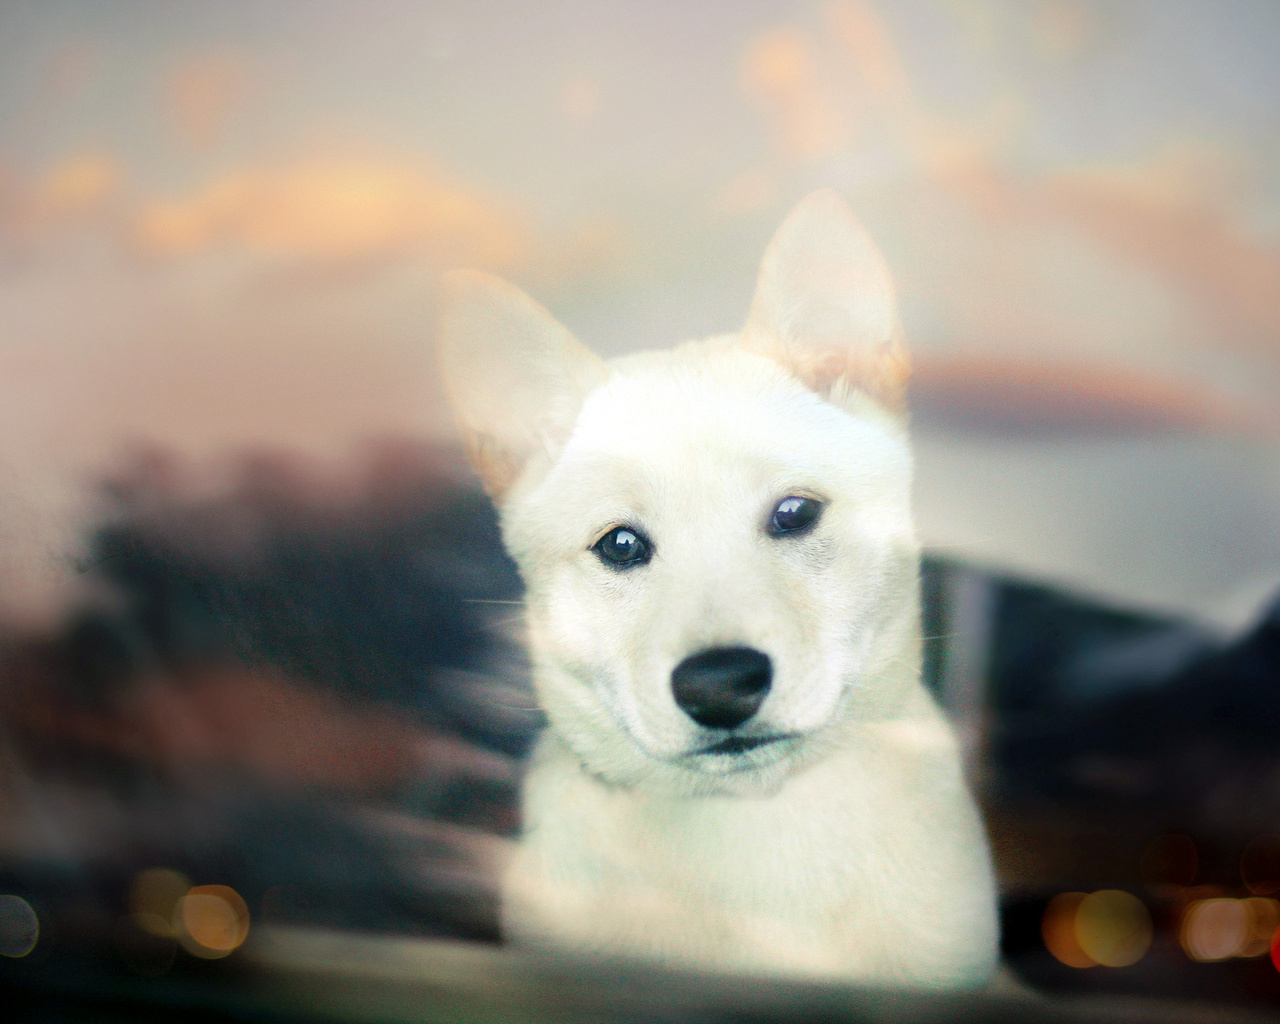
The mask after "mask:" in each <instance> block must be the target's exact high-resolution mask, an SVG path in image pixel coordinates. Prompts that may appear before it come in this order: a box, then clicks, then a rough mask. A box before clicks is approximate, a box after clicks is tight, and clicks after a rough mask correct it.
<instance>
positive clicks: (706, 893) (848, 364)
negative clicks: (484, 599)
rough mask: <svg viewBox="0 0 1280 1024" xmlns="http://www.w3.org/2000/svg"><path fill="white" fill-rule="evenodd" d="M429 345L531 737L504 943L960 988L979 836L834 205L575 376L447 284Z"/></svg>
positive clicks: (969, 955) (881, 378) (870, 295)
mask: <svg viewBox="0 0 1280 1024" xmlns="http://www.w3.org/2000/svg"><path fill="white" fill-rule="evenodd" d="M440 345H441V360H442V366H443V370H444V374H445V378H446V382H447V384H448V387H449V391H450V395H451V398H452V401H453V403H454V407H455V411H456V414H457V418H458V421H459V423H460V425H461V427H462V431H463V434H464V436H465V438H466V440H467V444H468V448H469V451H470V454H471V457H472V460H473V462H474V464H475V466H476V467H477V469H478V470H479V472H480V474H481V476H482V478H483V480H484V483H485V486H486V488H487V489H488V491H489V493H490V494H491V495H492V496H493V498H494V499H495V501H496V502H497V505H498V508H499V512H500V516H501V523H502V532H503V538H504V540H505V543H506V546H507V548H508V550H509V551H510V552H511V554H512V556H513V557H514V558H515V560H516V563H517V564H518V565H519V568H520V573H521V576H522V577H523V579H524V582H525V586H526V588H527V596H526V605H527V609H526V611H527V621H528V630H529V644H530V647H531V651H532V655H533V663H534V683H535V686H536V689H537V693H538V697H539V699H540V701H541V703H542V706H543V708H544V709H545V711H546V714H547V717H548V720H549V728H548V729H547V731H546V732H545V734H544V735H543V736H542V738H541V740H540V742H539V744H538V747H537V750H536V752H535V754H534V758H533V764H532V767H531V769H530V772H529V776H528V780H527V782H526V784H525V789H524V802H523V814H524V833H523V836H522V838H521V840H520V843H519V846H518V852H517V854H516V857H515V860H514V863H513V865H512V867H511V869H510V871H509V873H508V875H507V877H506V878H505V880H504V909H503V925H504V929H505V931H506V932H507V934H508V935H509V936H510V937H511V938H513V939H514V940H516V941H518V942H522V943H537V944H543V945H551V946H554V947H559V948H571V949H582V950H594V951H606V952H621V953H626V954H632V955H640V956H645V957H650V958H659V959H662V960H666V961H669V962H677V963H679V962H683V963H687V964H690V965H695V966H699V967H714V968H724V969H730V970H742V971H754V972H764V973H774V974H800V975H808V976H820V977H829V978H843V979H848V980H856V981H863V982H869V983H888V984H907V985H921V986H930V987H946V986H963V985H978V984H981V983H983V982H984V981H985V980H986V979H987V978H988V976H989V975H990V974H991V972H992V970H993V968H994V967H995V964H996V933H997V928H996V914H995V899H994V894H993V885H992V876H991V867H990V862H989V857H988V852H987V846H986V842H985V839H984V835H983V831H982V826H981V824H980V822H979V819H978V815H977V813H976V811H975V808H974V805H973V803H972V801H971V799H970V796H969V794H968V792H967V791H966V789H965V786H964V783H963V781H962V779H961V772H960V765H959V760H958V757H957V749H956V743H955V740H954V738H953V736H952V734H951V731H950V730H949V728H948V726H947V724H946V722H945V721H944V720H943V718H942V716H941V714H940V713H939V711H938V709H937V708H936V706H935V705H934V703H933V701H932V700H931V698H930V697H929V695H928V693H927V692H926V691H925V689H924V687H923V686H922V684H921V681H920V627H919V617H920V613H919V594H918V590H919V588H918V573H919V549H918V545H917V542H916V539H915V534H914V530H913V526H912V517H911V497H910V490H911V454H910V448H909V445H908V439H907V429H906V423H905V416H904V413H903V410H902V392H903V387H904V383H905V376H906V362H905V358H904V355H903V352H902V347H901V342H900V333H899V328H898V321H897V312H896V306H895V301H894V294H893V287H892V283H891V281H890V279H889V275H888V272H887V270H886V268H885V265H884V262H883V260H882V259H881V257H880V255H879V253H878V252H877V250H876V248H875V246H874V245H873V243H872V242H871V240H870V239H869V238H868V237H867V235H866V233H865V232H864V231H863V229H862V228H861V226H860V225H859V224H858V223H857V221H856V220H855V219H854V217H853V216H852V214H851V213H850V212H849V210H848V208H847V207H846V206H845V204H844V202H843V201H842V200H841V199H840V198H839V197H838V196H837V195H835V193H832V192H820V193H818V194H816V195H813V196H811V197H810V198H808V199H807V200H805V201H804V202H803V203H801V204H800V206H799V207H797V208H796V210H795V211H794V212H793V213H792V214H791V216H790V217H789V218H788V219H787V220H786V222H785V223H784V224H783V226H782V227H781V229H779V231H778V234H777V235H776V237H775V238H774V240H773V242H772V244H771V245H770V246H769V249H768V252H767V253H766V254H765V257H764V264H763V267H762V268H761V272H760V278H759V282H758V285H757V289H756V295H755V299H754V301H753V304H752V308H751V313H750V316H749V318H748V320H747V325H746V327H745V328H744V329H743V330H742V332H741V333H739V334H736V335H731V336H727V337H718V338H712V339H709V340H705V341H697V342H690V343H687V344H684V345H681V346H679V347H678V348H675V349H673V350H670V351H666V352H655V353H643V354H639V355H633V356H629V357H626V358H622V359H618V360H615V361H613V362H611V363H604V362H602V361H601V360H599V359H598V358H596V357H595V356H594V355H592V354H591V353H590V352H588V351H587V350H586V349H584V348H582V347H581V346H580V345H579V344H578V343H577V342H576V341H575V340H574V339H573V338H572V337H571V336H570V335H569V334H568V332H567V331H566V330H565V329H564V328H563V327H562V326H561V325H560V324H558V323H557V322H556V321H555V320H554V319H552V317H551V316H550V315H549V314H548V313H547V312H546V311H545V310H544V309H542V307H540V306H538V305H537V304H536V303H535V302H533V300H531V299H530V298H528V297H527V296H526V295H525V294H524V293H523V292H521V291H519V290H518V289H516V288H514V287H512V286H511V285H508V284H506V283H504V282H502V281H499V280H497V279H495V278H492V277H488V276H485V275H482V274H478V273H471V272H459V273H455V274H453V275H450V276H449V278H448V279H447V280H446V285H445V297H444V304H443V313H442V319H441V328H440Z"/></svg>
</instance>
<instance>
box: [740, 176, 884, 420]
mask: <svg viewBox="0 0 1280 1024" xmlns="http://www.w3.org/2000/svg"><path fill="white" fill-rule="evenodd" d="M742 343H743V345H744V346H745V347H747V348H748V349H750V350H751V351H754V352H758V353H760V354H761V355H765V356H768V357H769V358H771V359H774V360H776V361H777V362H779V363H781V364H782V365H783V366H785V367H786V368H787V369H788V370H790V371H791V372H792V373H793V374H795V376H796V377H797V378H799V379H800V380H801V381H803V382H804V383H805V384H806V385H807V386H808V387H810V388H812V389H813V390H814V391H816V392H818V393H819V394H821V395H822V396H823V397H825V398H828V399H829V400H831V401H832V402H835V403H836V404H843V403H844V402H845V401H846V400H847V399H848V397H850V393H851V392H852V391H855V390H856V391H862V392H865V393H866V394H869V395H870V396H871V397H873V398H875V399H876V400H877V401H879V402H881V403H882V404H883V405H885V406H887V407H888V408H890V409H893V410H895V411H901V410H902V409H903V408H904V405H905V390H906V381H907V372H908V365H907V358H906V351H905V349H904V347H903V344H902V338H901V330H900V328H899V326H898V310H897V301H896V299H895V296H894V291H893V281H892V280H891V279H890V277H889V269H888V267H886V266H885V262H884V259H883V257H881V255H880V252H879V250H878V249H877V248H876V246H875V243H874V242H872V241H871V238H870V236H869V235H868V234H867V232H866V231H865V230H864V229H863V227H862V225H861V224H860V223H858V220H857V218H856V217H854V215H853V213H852V211H850V209H849V207H848V205H847V204H846V203H845V201H844V200H843V199H842V198H840V196H839V195H838V194H837V193H836V192H834V191H832V190H830V189H826V190H824V191H822V192H815V193H814V194H813V195H811V196H809V197H808V198H807V199H805V200H803V201H802V202H801V203H800V205H799V206H797V207H796V208H795V209H794V210H792V211H791V214H790V215H789V216H788V217H787V219H786V220H785V221H783V223H782V227H780V228H779V229H778V233H777V234H776V235H774V236H773V241H772V242H770V243H769V248H768V249H767V250H766V251H765V254H764V261H763V263H762V264H761V266H760V278H759V280H758V281H757V283H756V294H755V298H754V299H753V300H752V303H751V314H750V316H749V317H748V318H747V326H746V328H745V329H744V331H743V332H742Z"/></svg>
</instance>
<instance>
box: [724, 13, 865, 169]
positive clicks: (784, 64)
mask: <svg viewBox="0 0 1280 1024" xmlns="http://www.w3.org/2000/svg"><path fill="white" fill-rule="evenodd" d="M743 85H744V88H745V89H746V91H747V94H748V96H750V97H751V98H752V100H753V101H754V102H755V103H756V104H757V105H758V106H760V107H761V108H762V110H763V111H764V112H765V114H766V115H767V116H768V118H769V120H770V121H771V123H772V127H773V131H774V139H775V142H776V144H777V146H778V148H779V150H780V151H781V152H782V153H783V154H784V155H785V156H787V157H789V158H792V159H798V160H808V159H813V158H815V157H818V156H823V155H825V154H827V153H829V152H830V151H831V150H832V149H834V148H835V147H836V146H837V145H838V144H839V143H840V142H841V141H842V139H843V135H844V127H845V126H844V120H843V118H842V117H841V115H840V112H839V111H838V110H837V109H836V106H835V104H834V103H833V102H832V101H831V98H830V96H829V95H828V93H827V91H826V89H825V87H824V86H823V84H822V82H821V80H820V77H819V74H818V70H817V68H816V66H815V63H814V57H813V52H812V49H811V47H810V44H809V42H808V40H807V39H806V38H805V37H804V36H803V35H801V34H800V33H799V32H797V31H795V30H794V29H789V28H774V29H770V30H768V31H766V32H763V33H761V34H760V35H758V36H757V37H756V38H755V39H754V40H752V42H751V44H750V45H749V46H748V47H747V51H746V54H745V56H744V58H743Z"/></svg>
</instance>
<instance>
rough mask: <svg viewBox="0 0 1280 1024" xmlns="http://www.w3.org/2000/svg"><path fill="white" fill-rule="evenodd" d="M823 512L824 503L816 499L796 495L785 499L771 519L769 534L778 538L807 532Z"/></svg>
mask: <svg viewBox="0 0 1280 1024" xmlns="http://www.w3.org/2000/svg"><path fill="white" fill-rule="evenodd" d="M821 511H822V502H820V501H817V500H815V499H814V498H802V497H800V496H799V495H796V494H793V495H791V496H790V497H786V498H783V499H782V500H781V501H780V502H778V504H777V507H776V508H774V510H773V515H771V516H770V517H769V532H770V533H772V534H773V535H774V536H775V537H776V536H778V535H780V534H783V533H798V532H799V531H801V530H807V529H808V528H809V527H810V526H812V525H813V524H814V523H815V522H817V520H818V513H820V512H821Z"/></svg>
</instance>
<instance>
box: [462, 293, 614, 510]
mask: <svg viewBox="0 0 1280 1024" xmlns="http://www.w3.org/2000/svg"><path fill="white" fill-rule="evenodd" d="M439 352H440V368H441V372H442V375H443V377H444V383H445V389H446V390H447V392H448V394H449V399H450V401H451V403H452V405H453V412H454V416H455V417H456V419H457V421H458V426H459V428H460V429H461V431H462V436H463V440H464V442H465V443H466V446H467V454H468V455H469V456H470V458H471V462H472V464H473V465H474V466H475V468H476V471H477V472H478V473H479V474H480V478H481V480H482V481H483V482H484V487H485V490H486V491H488V492H489V495H490V496H491V497H492V498H493V499H494V500H495V501H497V500H500V499H501V498H502V496H503V495H504V494H505V493H506V492H507V490H508V489H509V488H510V487H511V485H512V484H513V483H515V481H516V479H517V477H519V476H520V474H521V473H522V472H523V471H524V469H525V467H526V466H527V465H528V464H529V463H530V461H531V460H534V459H537V458H545V459H546V461H547V462H548V464H549V463H550V462H551V461H552V460H554V458H555V457H556V455H557V454H558V453H559V450H560V448H561V446H562V445H563V444H564V442H565V441H566V440H567V439H568V437H569V433H570V431H572V430H573V425H574V423H575V422H576V421H577V418H578V412H579V410H580V409H581V407H582V400H583V399H584V398H585V397H586V396H587V394H588V393H589V392H590V391H591V390H593V389H594V388H595V387H596V386H597V385H598V384H600V382H601V381H603V379H604V376H605V369H604V363H603V362H602V361H601V360H600V359H599V358H598V357H596V356H595V355H593V354H592V353H591V352H588V351H587V350H586V349H585V348H583V347H582V346H581V345H580V344H579V343H578V342H577V341H576V340H575V339H574V337H573V336H572V335H571V334H570V333H569V332H568V331H567V330H566V329H565V328H564V327H563V326H561V325H560V324H559V323H558V322H557V321H556V320H555V319H554V318H553V317H552V316H551V314H550V313H548V312H547V311H546V310H545V309H543V308H542V307H541V306H540V305H538V304H537V303H536V302H534V301H533V299H531V298H529V296H527V295H526V294H525V293H524V292H522V291H521V290H520V289H519V288H517V287H515V285H511V284H508V283H507V282H506V281H503V280H500V279H499V278H496V277H493V276H491V275H489V274H482V273H480V272H478V271H471V270H459V271H453V272H452V273H449V274H447V275H445V278H444V281H443V282H442V295H441V306H440V328H439Z"/></svg>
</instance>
